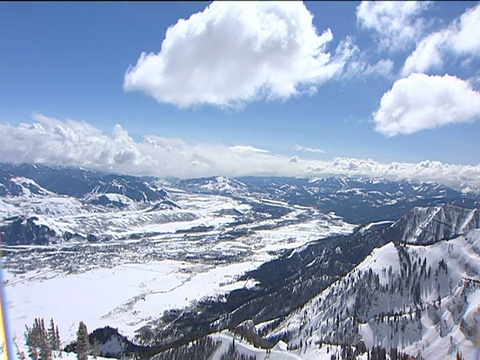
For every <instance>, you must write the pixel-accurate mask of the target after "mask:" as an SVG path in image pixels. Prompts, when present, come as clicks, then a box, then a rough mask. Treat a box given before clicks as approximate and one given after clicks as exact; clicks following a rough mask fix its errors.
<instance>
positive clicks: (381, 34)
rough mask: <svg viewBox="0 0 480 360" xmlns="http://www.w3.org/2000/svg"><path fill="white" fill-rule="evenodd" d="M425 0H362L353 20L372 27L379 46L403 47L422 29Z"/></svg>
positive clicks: (413, 40)
mask: <svg viewBox="0 0 480 360" xmlns="http://www.w3.org/2000/svg"><path fill="white" fill-rule="evenodd" d="M429 4H430V2H428V1H362V2H361V3H360V5H358V7H357V21H358V23H359V25H360V26H361V27H363V28H365V29H368V30H371V31H373V34H374V36H375V38H376V39H377V41H378V43H379V45H380V47H381V48H382V49H384V50H387V51H390V52H392V51H396V50H403V49H405V48H406V46H408V45H409V44H411V43H413V42H415V40H416V39H418V38H419V37H420V36H421V33H422V31H423V25H424V23H423V19H422V18H421V17H419V15H420V14H421V12H422V11H423V10H425V9H426V8H427V7H428V6H429Z"/></svg>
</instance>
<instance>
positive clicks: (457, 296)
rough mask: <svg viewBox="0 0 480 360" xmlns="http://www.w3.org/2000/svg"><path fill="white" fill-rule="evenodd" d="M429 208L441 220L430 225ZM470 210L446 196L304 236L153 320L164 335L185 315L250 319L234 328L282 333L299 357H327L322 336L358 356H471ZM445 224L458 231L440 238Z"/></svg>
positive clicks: (181, 324) (477, 280) (225, 324)
mask: <svg viewBox="0 0 480 360" xmlns="http://www.w3.org/2000/svg"><path fill="white" fill-rule="evenodd" d="M435 214H436V215H437V217H436V216H434V215H435ZM440 214H441V215H440ZM438 216H441V219H443V222H444V226H445V227H439V226H437V223H438ZM475 216H477V211H476V210H469V209H463V208H460V207H457V206H451V205H446V206H441V207H433V208H415V209H413V210H412V211H411V212H409V213H408V214H406V215H405V216H404V217H403V218H402V219H400V220H399V221H397V222H394V223H383V224H377V226H376V227H370V228H369V229H368V230H365V228H360V229H358V231H356V232H355V233H353V234H351V235H346V236H337V237H331V238H325V239H322V240H319V241H315V242H312V243H309V244H307V245H305V246H303V247H301V248H298V249H294V250H292V251H291V252H290V253H288V254H285V255H283V256H282V257H280V258H279V259H276V260H273V261H271V262H269V263H266V264H264V265H262V266H261V267H260V268H258V269H256V270H254V271H250V272H249V273H247V274H246V276H245V277H244V278H247V279H250V280H251V281H253V282H256V285H255V287H253V288H251V289H248V290H246V289H239V290H235V291H233V292H231V293H230V294H229V296H227V297H226V298H224V299H223V300H222V301H220V302H219V303H212V302H211V301H210V302H204V303H199V304H198V305H197V307H196V308H190V309H189V313H188V314H189V315H188V317H185V316H183V315H182V313H180V315H179V314H178V313H177V315H176V317H177V318H176V321H175V324H172V323H169V322H168V321H167V320H168V318H169V316H170V315H168V316H167V315H166V316H165V319H164V321H158V322H157V326H159V327H161V328H162V332H161V334H162V339H164V340H166V339H169V338H170V340H168V341H172V340H173V338H172V337H171V336H172V334H175V333H176V334H182V330H184V329H186V328H188V327H189V326H191V324H192V323H195V324H196V328H197V331H198V332H197V334H198V336H200V334H201V333H202V330H199V329H201V328H202V327H203V329H204V330H203V331H205V332H206V333H208V332H211V331H212V330H213V331H222V330H224V329H237V331H238V330H239V327H241V326H243V325H242V324H244V323H245V322H251V324H252V325H251V326H250V328H251V329H253V330H251V331H250V332H247V333H245V332H243V333H242V334H243V337H246V338H248V339H249V340H250V341H251V342H253V343H254V344H255V345H256V346H260V347H264V348H270V347H271V346H274V344H276V343H277V342H278V341H283V342H285V343H286V345H287V346H288V349H289V350H290V352H289V353H290V354H291V353H293V354H296V355H299V356H300V357H301V358H304V359H318V358H328V359H329V358H330V355H328V357H327V353H326V351H325V349H326V347H327V346H328V347H329V348H331V350H332V351H333V352H336V353H338V355H339V356H340V354H341V353H342V352H349V350H345V346H347V345H348V347H349V348H350V347H351V353H352V354H353V353H355V352H357V354H358V355H359V356H366V352H365V351H366V350H368V351H372V348H375V349H380V350H378V351H379V352H381V349H387V350H388V351H390V349H395V351H397V352H398V353H402V354H409V355H412V356H417V355H418V356H421V357H423V358H425V359H441V358H451V359H454V358H456V356H457V353H458V354H459V356H463V358H465V359H467V358H472V357H473V354H474V352H475V351H476V350H475V344H476V337H477V334H478V333H479V332H478V329H477V328H476V326H477V325H476V324H477V322H478V320H479V318H480V312H479V310H478V309H479V306H480V285H479V284H480V229H475V228H474V229H471V230H469V227H471V226H473V225H474V224H475V221H476V220H471V221H466V219H474V218H475ZM419 219H422V221H419ZM447 219H448V221H451V224H450V225H449V226H447V224H446V221H447ZM400 228H402V230H403V231H400ZM422 228H423V229H426V228H427V229H430V230H429V231H430V235H431V238H430V239H428V241H427V244H424V245H419V244H420V243H422V242H425V241H426V239H425V238H424V237H423V235H422V232H421V231H413V230H414V229H416V230H421V229H422ZM448 228H454V229H456V230H455V231H453V232H452V234H455V233H456V232H457V231H459V232H463V233H464V234H463V235H453V238H451V237H447V238H446V237H445V236H446V229H448ZM436 231H438V236H437V235H436V233H435V232H436ZM402 234H408V237H404V238H402V236H403V235H402ZM434 239H435V240H434ZM406 241H408V242H406ZM219 309H220V310H219ZM172 315H173V314H172ZM214 319H216V320H214ZM150 329H151V330H152V331H155V330H154V329H155V327H153V328H150ZM207 329H209V330H207ZM190 332H191V330H190ZM166 341H167V340H166ZM361 354H363V355H361ZM362 358H363V357H362Z"/></svg>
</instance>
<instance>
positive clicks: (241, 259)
mask: <svg viewBox="0 0 480 360" xmlns="http://www.w3.org/2000/svg"><path fill="white" fill-rule="evenodd" d="M45 191H46V190H45ZM170 194H171V199H170V200H171V201H172V203H174V204H175V205H176V206H174V207H173V206H166V207H161V208H155V209H153V208H152V205H151V204H148V203H144V204H142V203H132V202H130V201H128V199H125V197H124V196H121V195H117V194H107V195H108V196H106V197H107V198H109V199H110V200H112V201H115V202H118V203H122V204H125V205H126V206H125V207H123V208H119V209H110V210H109V211H107V210H108V209H107V210H106V208H105V207H103V206H98V205H94V204H91V203H90V202H85V201H80V200H78V199H76V198H70V197H67V196H58V195H55V196H54V195H52V194H49V193H48V194H47V195H48V196H47V195H44V194H43V193H41V194H37V195H35V194H33V195H32V194H31V193H30V192H26V193H25V194H24V195H23V196H17V197H4V198H0V202H1V204H0V205H1V206H0V215H1V216H2V217H3V218H8V217H12V216H33V215H35V217H36V218H37V220H35V224H37V225H46V226H48V227H49V228H50V229H53V230H55V231H56V232H57V233H60V234H61V233H63V232H65V231H68V232H70V233H75V234H79V235H81V236H83V237H86V236H87V235H88V234H89V233H91V232H95V233H96V234H99V235H102V236H108V238H109V241H106V242H104V241H102V242H86V241H85V240H75V239H72V240H70V241H68V242H66V241H63V240H58V241H57V242H56V243H54V244H51V245H43V246H39V245H18V246H3V249H4V251H5V252H6V258H5V263H4V268H5V269H4V279H5V283H6V284H5V289H6V296H7V299H8V308H9V315H10V321H11V329H12V335H13V336H16V337H18V338H23V333H24V329H25V325H29V326H31V324H32V323H33V320H34V318H36V317H43V318H45V319H50V318H53V319H54V321H55V323H56V324H58V325H59V328H60V332H61V335H62V340H63V341H64V343H65V344H66V343H68V342H70V341H71V340H73V339H75V337H76V335H75V334H76V331H77V328H78V323H79V322H80V321H84V322H85V323H86V325H87V327H88V329H89V331H93V330H94V329H96V328H98V327H103V326H107V325H108V326H112V327H115V328H118V330H119V331H120V333H122V334H123V335H125V336H127V337H128V338H129V339H133V336H134V334H135V330H137V329H139V328H141V327H142V326H143V325H145V324H147V323H148V322H149V321H151V320H154V319H155V318H158V317H160V316H161V315H162V314H163V312H164V311H165V310H168V309H173V308H179V309H181V308H184V307H186V306H189V305H190V304H192V303H194V302H195V301H198V300H200V299H202V298H204V297H211V296H222V294H224V293H226V292H227V291H230V290H233V289H236V288H241V287H244V286H254V285H255V284H254V283H253V282H252V281H249V282H247V283H245V282H238V281H237V278H238V277H239V276H241V275H243V274H244V273H245V272H246V271H249V270H253V269H255V268H256V267H258V266H260V265H261V264H262V263H263V262H265V261H269V260H271V259H273V258H275V257H276V256H278V254H280V253H282V252H283V251H285V250H287V249H291V248H295V247H298V246H300V245H303V244H305V243H307V242H308V241H311V240H315V239H319V238H322V237H325V236H328V235H331V234H341V233H349V232H351V231H352V230H353V228H354V225H351V224H348V223H346V222H344V221H342V219H341V218H339V217H337V216H335V215H334V214H328V215H325V214H322V213H320V212H319V211H318V210H315V209H312V208H309V207H302V206H297V205H288V204H286V203H280V202H273V201H266V202H265V204H268V206H271V207H272V208H273V209H275V208H276V207H278V208H279V209H280V210H282V211H285V209H287V210H288V211H285V214H284V215H282V216H278V217H272V216H271V215H270V214H269V213H267V212H265V213H262V212H259V211H258V210H254V209H253V208H254V207H259V206H263V204H264V203H263V202H262V201H259V200H258V199H251V201H249V200H234V199H233V198H231V197H228V196H219V195H208V194H188V193H185V192H182V191H174V190H172V191H171V192H170ZM97 197H98V196H97ZM91 199H92V197H90V198H89V200H91ZM239 217H241V218H243V219H245V220H244V223H243V224H242V223H240V224H236V223H235V221H237V220H238V218H239Z"/></svg>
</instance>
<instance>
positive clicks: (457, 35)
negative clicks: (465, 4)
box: [450, 5, 480, 55]
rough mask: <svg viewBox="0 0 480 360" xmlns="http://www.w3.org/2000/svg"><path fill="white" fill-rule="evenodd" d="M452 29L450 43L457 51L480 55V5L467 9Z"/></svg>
mask: <svg viewBox="0 0 480 360" xmlns="http://www.w3.org/2000/svg"><path fill="white" fill-rule="evenodd" d="M451 31H452V38H451V39H450V44H451V45H452V47H453V49H454V50H455V51H456V52H457V53H467V54H475V55H480V36H479V34H480V5H477V6H476V7H474V8H471V9H468V10H467V11H465V13H463V14H462V16H461V17H460V20H459V21H455V22H454V24H453V26H452V30H451Z"/></svg>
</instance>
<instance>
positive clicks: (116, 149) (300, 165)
mask: <svg viewBox="0 0 480 360" xmlns="http://www.w3.org/2000/svg"><path fill="white" fill-rule="evenodd" d="M0 136H1V138H2V142H0V158H1V159H2V161H7V162H17V163H18V162H33V163H43V164H50V165H65V166H81V167H84V168H88V169H92V170H103V171H107V172H116V173H124V174H134V175H153V176H159V177H166V176H176V177H181V178H192V177H202V176H212V175H226V176H245V175H256V176H328V175H346V176H375V177H384V178H392V179H401V178H409V179H415V180H428V181H430V180H432V181H441V182H444V183H447V184H458V183H471V184H475V185H480V165H454V164H443V163H441V162H438V161H429V160H426V161H422V162H420V163H418V164H414V163H390V164H382V163H378V162H376V161H374V160H371V159H355V158H333V159H331V160H327V161H320V160H307V159H302V158H301V157H299V156H294V157H286V156H283V155H279V154H273V153H271V152H269V151H268V150H265V149H258V148H255V147H252V146H249V145H237V146H226V145H222V144H205V143H203V144H202V143H200V144H190V143H187V142H185V141H184V140H182V139H171V138H165V137H160V136H154V135H149V136H145V137H144V140H143V141H142V142H137V141H135V140H133V139H132V138H131V137H130V136H129V135H128V132H127V130H125V129H124V128H122V127H121V126H120V125H116V126H115V128H114V130H113V132H112V134H111V135H106V134H104V133H103V132H102V131H100V130H99V129H96V128H94V127H92V126H91V125H89V124H87V123H85V122H79V121H74V120H66V121H61V120H58V119H54V118H50V117H47V116H44V115H40V114H36V115H35V116H34V121H33V122H32V123H24V124H20V125H18V126H12V125H5V124H0ZM297 149H299V151H307V152H308V151H312V150H313V151H314V152H316V151H318V150H320V149H310V148H306V147H303V146H299V145H298V148H297ZM306 149H309V150H306Z"/></svg>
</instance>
